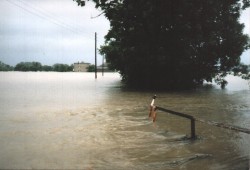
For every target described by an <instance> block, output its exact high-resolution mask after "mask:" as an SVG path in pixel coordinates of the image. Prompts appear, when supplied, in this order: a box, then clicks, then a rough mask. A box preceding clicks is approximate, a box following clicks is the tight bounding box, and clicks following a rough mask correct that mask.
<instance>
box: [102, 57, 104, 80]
mask: <svg viewBox="0 0 250 170" xmlns="http://www.w3.org/2000/svg"><path fill="white" fill-rule="evenodd" d="M102 76H104V55H103V56H102Z"/></svg>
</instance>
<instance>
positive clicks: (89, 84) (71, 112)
mask: <svg viewBox="0 0 250 170" xmlns="http://www.w3.org/2000/svg"><path fill="white" fill-rule="evenodd" d="M228 79H230V80H229V81H230V82H232V84H230V85H229V86H228V87H227V88H226V89H225V90H221V89H219V88H218V87H217V86H215V85H208V86H206V87H204V88H200V89H196V90H192V91H183V92H158V93H157V92H138V91H131V90H128V89H124V88H122V84H121V83H120V77H119V75H118V74H115V73H107V74H105V75H104V77H101V76H99V77H98V79H97V80H95V79H94V75H93V74H90V73H32V72H30V73H20V72H9V73H8V72H7V73H6V72H5V73H0V108H1V110H0V148H1V150H0V169H2V168H4V169H6V168H11V169H16V168H18V169H20V168H25V169H27V168H35V169H49V168H57V169H62V168H64V169H69V168H71V169H75V168H79V169H159V170H161V169H225V170H226V169H248V168H249V155H250V149H249V148H250V142H249V141H250V135H247V134H244V133H236V132H232V131H230V130H225V129H221V128H218V127H212V126H210V125H206V124H201V123H197V125H196V127H197V128H196V131H197V134H198V135H199V139H198V140H196V141H190V140H187V139H186V138H185V136H186V134H187V135H189V134H190V124H189V123H190V122H189V121H187V120H185V119H182V118H179V117H176V116H173V115H170V114H166V113H163V112H158V117H157V121H156V123H155V124H153V123H152V122H151V121H150V120H149V119H148V117H147V116H148V111H149V108H148V105H149V104H150V101H151V96H152V95H153V94H154V93H157V95H158V96H159V98H158V99H157V100H156V104H157V105H158V106H161V107H165V108H168V109H172V110H175V111H179V112H184V113H188V114H191V115H194V116H197V117H199V118H202V119H206V120H214V121H218V122H225V123H228V124H234V125H238V126H242V127H245V128H250V123H249V122H250V103H249V101H250V92H249V86H248V84H247V82H246V81H242V80H240V79H236V78H234V77H229V78H228ZM235 80H236V81H235Z"/></svg>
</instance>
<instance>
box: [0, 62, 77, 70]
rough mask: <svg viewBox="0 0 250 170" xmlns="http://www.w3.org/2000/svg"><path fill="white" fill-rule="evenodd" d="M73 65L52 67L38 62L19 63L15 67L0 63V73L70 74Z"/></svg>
mask: <svg viewBox="0 0 250 170" xmlns="http://www.w3.org/2000/svg"><path fill="white" fill-rule="evenodd" d="M73 67H74V66H73V64H71V65H68V64H59V63H57V64H54V65H53V66H48V65H42V64H41V63H40V62H20V63H18V64H17V65H16V66H15V67H13V66H9V65H7V64H4V63H2V62H0V71H55V72H71V71H73Z"/></svg>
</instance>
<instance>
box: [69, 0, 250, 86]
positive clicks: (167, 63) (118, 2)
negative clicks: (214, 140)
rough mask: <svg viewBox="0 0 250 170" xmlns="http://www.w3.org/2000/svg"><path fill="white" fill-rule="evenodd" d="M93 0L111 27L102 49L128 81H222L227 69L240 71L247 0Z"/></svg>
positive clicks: (246, 40) (246, 39) (190, 83)
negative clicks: (241, 15) (243, 18)
mask: <svg viewBox="0 0 250 170" xmlns="http://www.w3.org/2000/svg"><path fill="white" fill-rule="evenodd" d="M74 1H76V2H77V3H78V5H81V6H84V5H85V2H86V1H87V0H74ZM92 1H93V2H94V3H95V4H96V8H99V9H101V10H102V11H103V14H104V15H105V17H106V18H107V19H108V20H109V21H110V27H111V28H110V30H109V32H108V34H107V35H106V37H105V38H106V43H105V44H104V45H103V46H102V47H101V49H100V53H101V54H103V55H105V56H106V59H107V61H108V62H109V63H110V64H111V67H112V69H116V70H118V71H119V72H120V74H121V76H122V78H123V80H124V81H125V82H126V84H127V85H131V86H133V87H140V88H141V87H144V88H151V89H159V88H162V89H173V88H193V87H196V86H197V85H201V84H203V82H204V80H206V81H208V82H211V81H212V79H216V82H217V83H218V84H220V85H221V86H222V87H223V86H225V85H226V83H227V82H226V80H225V79H224V78H225V76H226V75H227V74H229V72H232V71H233V72H234V73H235V75H239V74H238V73H240V72H242V71H243V70H242V68H244V67H241V65H240V56H241V54H242V53H243V52H244V51H245V50H247V49H249V47H250V42H249V37H248V36H247V35H246V34H244V33H243V28H244V24H242V23H240V22H239V17H240V14H241V12H242V11H243V10H245V9H246V8H248V7H249V6H250V1H249V0H243V1H241V0H236V1H218V0H210V1H207V0H200V1H196V0H189V1H179V0H158V1H152V0H136V1H135V0H110V1H106V0H92ZM245 78H249V75H247V76H245Z"/></svg>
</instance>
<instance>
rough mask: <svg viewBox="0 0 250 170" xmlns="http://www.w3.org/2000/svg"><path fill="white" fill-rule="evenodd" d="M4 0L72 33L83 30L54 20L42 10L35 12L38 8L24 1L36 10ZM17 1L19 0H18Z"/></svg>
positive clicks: (78, 32)
mask: <svg viewBox="0 0 250 170" xmlns="http://www.w3.org/2000/svg"><path fill="white" fill-rule="evenodd" d="M6 1H7V2H9V3H10V4H11V5H13V6H16V7H18V8H21V9H22V10H24V11H25V12H27V13H29V14H31V15H33V16H36V17H39V18H41V19H43V20H46V21H47V22H50V23H52V24H54V25H56V26H58V27H61V28H63V29H66V30H68V31H70V32H72V33H74V34H82V33H84V32H82V31H81V32H80V31H77V30H75V29H73V28H71V27H70V26H68V25H67V24H65V23H63V22H60V21H57V20H55V19H51V18H50V16H49V15H47V14H44V12H41V10H39V11H40V12H37V11H36V10H38V9H35V8H34V7H31V6H30V5H28V4H27V3H26V4H27V5H28V6H30V7H31V8H32V9H33V10H35V11H36V12H34V11H32V10H30V9H27V8H25V7H24V6H22V5H20V4H17V3H15V2H13V1H10V0H6ZM19 1H20V0H19ZM20 2H21V1H20ZM87 36H88V38H91V37H90V36H89V35H87Z"/></svg>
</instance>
